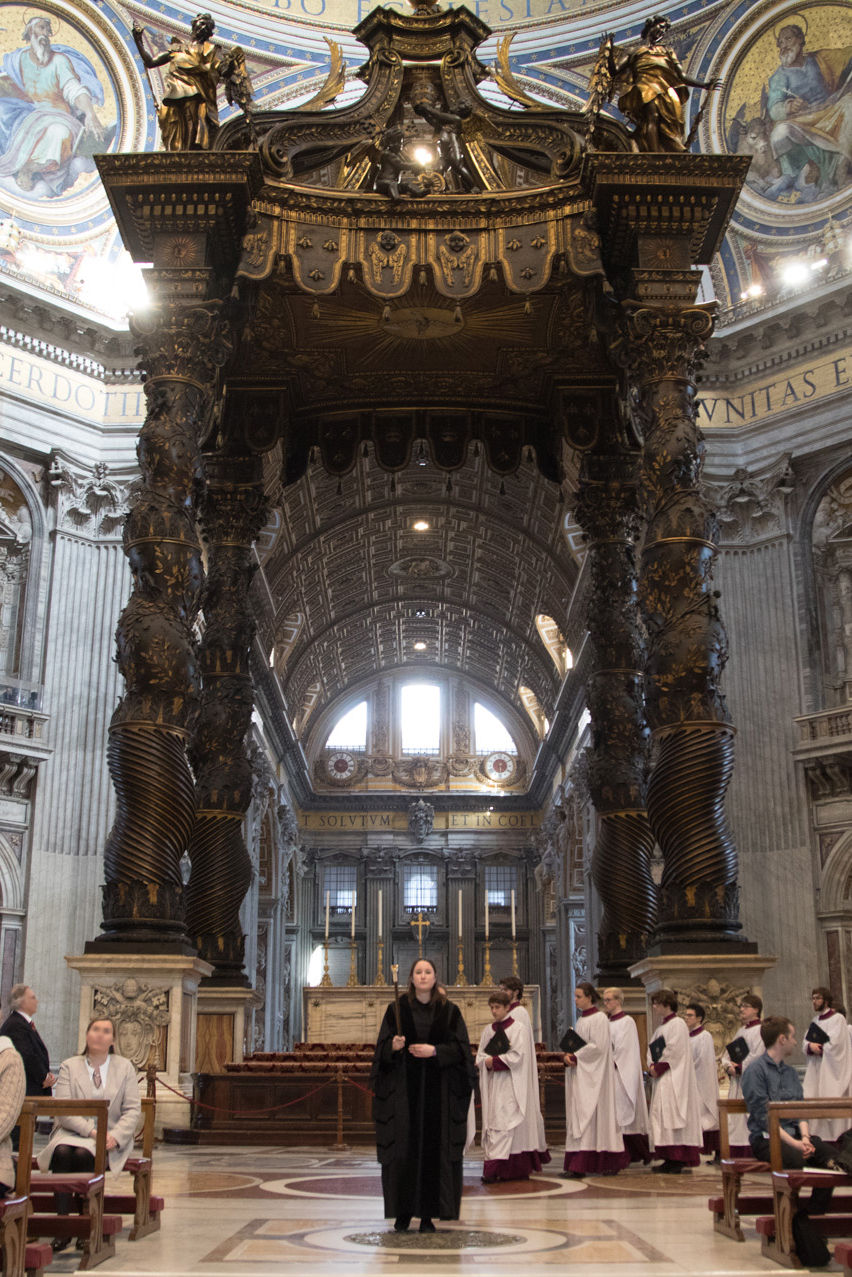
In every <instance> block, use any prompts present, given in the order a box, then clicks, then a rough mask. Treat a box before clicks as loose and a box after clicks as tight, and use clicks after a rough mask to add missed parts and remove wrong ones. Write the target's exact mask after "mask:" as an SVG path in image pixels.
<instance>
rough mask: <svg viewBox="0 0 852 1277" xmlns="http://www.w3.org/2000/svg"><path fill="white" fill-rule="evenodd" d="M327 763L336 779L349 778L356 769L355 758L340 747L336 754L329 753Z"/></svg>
mask: <svg viewBox="0 0 852 1277" xmlns="http://www.w3.org/2000/svg"><path fill="white" fill-rule="evenodd" d="M326 765H327V767H328V770H329V772H330V773H331V775H332V777H333V778H334V779H335V780H348V779H349V777H350V776H351V775H352V773H353V772H354V770H355V758H354V756H353V755H352V754H349V753H347V752H346V750H345V749H340V750H338V751H337V753H336V754H329V756H328V759H327V760H326Z"/></svg>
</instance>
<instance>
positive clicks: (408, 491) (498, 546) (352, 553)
mask: <svg viewBox="0 0 852 1277" xmlns="http://www.w3.org/2000/svg"><path fill="white" fill-rule="evenodd" d="M418 451H419V449H418V448H415V457H414V460H413V461H412V463H411V465H410V466H409V468H408V469H407V470H404V471H401V472H397V474H396V476H395V478H394V477H392V476H391V475H390V474H388V473H386V472H385V471H383V470H380V469H379V468H378V466H377V465H376V464H375V460H374V458H373V456H372V451H371V450H370V451H369V452H368V454H367V455H366V456H363V455H362V456H361V457H359V461H358V464H357V466H356V468H355V470H354V471H353V472H352V473H351V474H350V475H348V476H346V477H345V478H344V479H343V480H342V482H341V483H340V485H339V487H340V491H339V492H338V480H337V479H336V478H332V477H330V476H328V475H327V474H326V473H325V472H324V471H323V469H322V467H321V466H320V464H319V462H318V461H317V462H316V463H315V464H312V465H311V466H309V468H308V472H307V474H306V475H305V476H304V478H302V479H300V480H299V481H298V482H296V483H294V484H291V485H290V486H288V487H287V488H284V489H282V490H281V491H280V493H279V495H278V497H277V498H276V499H274V511H273V515H272V518H271V520H270V524H269V526H268V528H267V530H266V532H265V534H264V536H263V537H262V538H261V543H260V548H259V554H260V558H261V562H262V573H261V574H260V580H258V582H257V583H256V587H255V596H254V597H255V601H256V607H257V608H258V611H259V614H260V633H261V636H262V639H263V642H264V646H265V647H266V650H267V652H269V651H272V653H273V655H272V662H273V667H274V669H275V671H276V674H277V675H278V678H279V680H280V683H281V687H282V691H283V693H284V696H285V699H286V702H287V706H288V710H289V712H290V715H291V717H293V718H294V719H300V718H302V717H303V715H304V711H305V708H306V706H308V705H309V704H311V703H313V713H312V717H313V719H314V721H316V717H318V714H319V713H320V712H321V711H322V709H323V708H325V707H327V706H329V705H330V704H331V703H332V702H333V701H335V700H338V699H340V700H341V702H344V701H345V698H346V696H347V693H350V692H352V691H353V690H354V689H357V688H358V687H359V686H360V685H361V684H362V683H363V682H365V681H366V680H367V679H369V678H370V677H371V676H375V675H376V674H378V673H383V672H390V671H392V670H411V671H414V672H417V673H423V672H424V671H425V672H429V671H435V670H444V671H448V672H450V673H461V674H466V675H469V676H470V677H471V678H472V679H474V680H478V681H479V682H480V684H486V685H488V686H489V687H490V688H492V689H493V690H494V692H495V693H496V694H497V695H498V696H499V697H501V698H503V699H504V701H506V702H508V703H509V704H510V705H511V706H512V707H513V708H514V709H515V710H516V711H519V710H521V709H522V705H521V701H520V697H519V691H518V689H519V687H520V686H521V685H523V686H526V687H528V688H530V689H531V690H532V691H533V692H534V693H535V695H536V697H537V698H538V700H539V703H540V705H541V706H542V708H543V710H544V712H545V713H546V714H551V713H552V708H553V704H554V701H555V698H556V695H557V693H558V690H559V682H560V679H559V675H558V673H557V671H556V669H555V667H554V664H553V661H552V660H551V658H550V656H549V654H548V652H547V650H546V648H545V646H544V643H543V642H542V639H541V637H540V636H539V634H538V632H537V630H536V625H535V618H536V615H538V614H539V613H546V614H547V615H549V616H552V617H555V618H556V619H557V621H559V623H560V624H563V623H564V617H565V615H566V612H567V609H568V605H569V602H570V599H571V596H572V593H573V591H574V587H575V585H576V583H577V578H578V572H579V568H578V563H577V560H576V558H575V557H574V555H573V553H572V551H571V549H570V548H569V544H568V541H567V540H566V537H565V534H564V532H563V524H564V521H565V507H564V506H563V505H562V503H561V500H560V494H559V491H558V489H557V488H556V486H555V485H554V484H552V483H550V482H549V481H547V480H546V479H544V478H543V477H542V476H541V475H540V474H539V472H538V470H537V469H536V466H535V463H534V461H533V460H532V459H530V460H528V461H525V462H524V463H523V464H522V465H521V467H520V469H519V470H518V471H517V472H516V473H515V474H513V475H509V476H507V477H506V479H505V480H504V481H503V483H502V486H503V488H504V492H503V493H501V491H500V489H501V479H500V477H499V475H494V474H493V473H492V472H491V471H489V469H488V467H487V465H486V464H485V459H484V456H482V455H480V456H475V455H474V452H473V451H471V452H470V453H469V455H468V459H467V462H466V463H465V465H464V466H462V467H461V469H459V470H457V471H454V472H453V474H452V476H451V479H450V490H448V482H447V475H446V474H445V473H444V474H442V473H439V472H438V471H437V470H436V469H435V468H434V467H433V466H432V465H431V463H430V461H429V458H428V451H427V446H426V445H425V444H424V445H423V448H422V455H421V456H419V457H418ZM274 466H275V458H274V457H270V459H269V467H270V480H271V482H274V479H272V476H273V475H274V474H275V473H276V471H275V470H274ZM421 520H423V521H426V522H428V523H429V525H430V526H429V530H428V531H415V530H414V527H413V524H414V523H415V522H416V521H421ZM419 614H422V615H419ZM294 632H295V641H294V640H293V636H294ZM415 643H425V644H426V647H425V649H424V650H420V651H417V650H415V648H414V644H415Z"/></svg>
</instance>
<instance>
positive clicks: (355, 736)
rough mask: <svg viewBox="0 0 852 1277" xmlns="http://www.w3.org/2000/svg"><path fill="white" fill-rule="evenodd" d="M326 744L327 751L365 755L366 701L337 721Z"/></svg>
mask: <svg viewBox="0 0 852 1277" xmlns="http://www.w3.org/2000/svg"><path fill="white" fill-rule="evenodd" d="M325 744H326V748H327V749H351V750H355V751H356V752H357V753H360V754H363V753H364V751H365V750H366V748H367V702H366V701H360V702H359V704H357V705H355V706H354V708H352V709H350V710H348V711H347V712H346V713H345V714H344V715H343V717H342V718H339V719H338V720H337V722H336V723H335V725H334V727H332V729H331V731H330V732H329V736H328V740H327V741H326V742H325Z"/></svg>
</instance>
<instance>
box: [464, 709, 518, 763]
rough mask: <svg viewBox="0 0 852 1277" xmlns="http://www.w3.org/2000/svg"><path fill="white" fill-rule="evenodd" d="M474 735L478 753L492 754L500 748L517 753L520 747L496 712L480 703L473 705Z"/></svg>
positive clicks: (503, 751)
mask: <svg viewBox="0 0 852 1277" xmlns="http://www.w3.org/2000/svg"><path fill="white" fill-rule="evenodd" d="M473 736H474V742H475V746H476V752H477V754H492V753H494V752H495V750H500V751H501V752H502V753H504V754H517V752H518V747H517V745H516V744H515V742H514V740H513V739H512V737H511V736H510V735H509V733H508V731H507V730H506V728H505V727H504V726H503V724H502V723H501V722H500V719H499V718H498V717H497V715H496V714H492V713H491V710H490V709H486V708H485V706H484V705H480V703H479V701H477V702H476V703H475V704H474V707H473Z"/></svg>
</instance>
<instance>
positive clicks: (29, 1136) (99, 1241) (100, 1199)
mask: <svg viewBox="0 0 852 1277" xmlns="http://www.w3.org/2000/svg"><path fill="white" fill-rule="evenodd" d="M24 1113H26V1114H31V1115H32V1119H33V1120H32V1122H30V1121H27V1122H21V1138H20V1143H19V1148H18V1172H17V1180H16V1182H15V1194H16V1196H19V1197H21V1196H22V1197H29V1198H30V1204H31V1206H32V1208H33V1210H34V1211H35V1212H36V1213H35V1214H32V1215H30V1217H29V1220H28V1222H27V1235H28V1236H29V1237H30V1238H38V1237H60V1238H66V1237H76V1238H78V1239H80V1240H82V1242H83V1257H82V1259H81V1261H80V1270H82V1269H86V1268H95V1267H97V1265H98V1264H102V1263H103V1262H104V1260H107V1259H111V1258H112V1257H113V1255H114V1254H115V1240H114V1239H115V1235H116V1234H117V1233H120V1232H121V1217H120V1216H118V1215H107V1214H105V1212H104V1173H105V1168H106V1162H107V1156H106V1138H107V1117H108V1114H109V1101H108V1100H56V1099H54V1098H53V1097H52V1096H45V1097H44V1098H41V1097H39V1098H35V1097H33V1096H30V1097H29V1098H28V1099H27V1100H26V1101H25V1103H24V1108H23V1111H22V1116H23V1114H24ZM62 1114H68V1115H69V1116H73V1117H91V1118H94V1120H95V1124H96V1130H95V1169H94V1171H92V1172H91V1173H84V1174H74V1175H59V1174H53V1173H51V1172H47V1173H44V1174H43V1173H41V1172H35V1173H34V1172H33V1169H32V1156H33V1130H34V1127H35V1118H37V1117H59V1116H61V1115H62ZM57 1192H61V1193H69V1194H71V1195H72V1196H73V1197H74V1198H75V1200H76V1203H77V1209H78V1212H79V1213H78V1214H77V1215H56V1214H55V1213H53V1207H54V1201H53V1195H54V1193H57Z"/></svg>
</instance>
